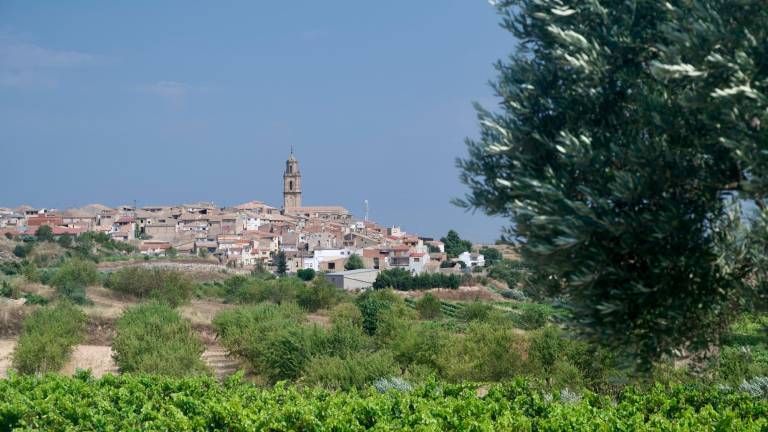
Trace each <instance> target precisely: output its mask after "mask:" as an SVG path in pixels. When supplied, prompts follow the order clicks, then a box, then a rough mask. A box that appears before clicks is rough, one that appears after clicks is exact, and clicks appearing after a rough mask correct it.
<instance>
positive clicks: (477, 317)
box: [458, 301, 494, 322]
mask: <svg viewBox="0 0 768 432" xmlns="http://www.w3.org/2000/svg"><path fill="white" fill-rule="evenodd" d="M493 312H494V310H493V306H491V305H489V304H487V303H483V302H481V301H474V302H472V303H469V304H467V305H466V306H464V307H463V308H462V309H461V310H460V311H459V313H458V317H459V319H461V320H463V321H467V322H469V321H486V320H488V318H489V317H490V316H491V314H492V313H493Z"/></svg>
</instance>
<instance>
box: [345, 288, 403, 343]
mask: <svg viewBox="0 0 768 432" xmlns="http://www.w3.org/2000/svg"><path fill="white" fill-rule="evenodd" d="M398 302H402V299H400V298H399V297H397V295H396V294H394V293H393V292H391V291H386V290H369V291H366V292H364V293H363V294H362V295H360V296H358V297H357V299H355V304H356V305H357V307H358V309H360V313H361V314H362V315H363V329H364V330H365V331H366V333H368V334H369V335H373V334H375V333H376V329H377V328H378V325H379V316H380V314H381V312H382V311H384V310H388V309H391V308H392V307H393V305H394V304H397V303H398Z"/></svg>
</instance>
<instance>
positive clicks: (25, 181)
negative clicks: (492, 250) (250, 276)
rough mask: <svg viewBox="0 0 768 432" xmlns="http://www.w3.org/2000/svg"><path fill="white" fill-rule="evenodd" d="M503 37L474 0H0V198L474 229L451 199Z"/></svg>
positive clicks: (489, 235)
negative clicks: (332, 213) (332, 210)
mask: <svg viewBox="0 0 768 432" xmlns="http://www.w3.org/2000/svg"><path fill="white" fill-rule="evenodd" d="M513 49H514V39H513V38H512V37H511V35H509V34H508V33H506V32H504V31H503V30H502V29H500V28H499V27H498V17H497V16H496V14H495V11H494V9H493V8H492V7H491V6H490V5H489V4H488V2H487V1H484V0H419V1H415V0H397V1H392V0H390V1H379V2H368V1H354V2H353V1H334V0H329V1H322V2H321V1H317V0H312V1H309V0H307V1H290V2H288V1H270V2H267V1H241V2H240V1H238V2H236V1H231V2H202V1H162V2H150V1H132V2H97V1H90V2H84V1H66V2H64V1H24V0H20V1H8V0H0V150H1V151H0V159H3V160H4V162H3V163H2V170H1V171H2V174H0V176H1V177H2V184H3V186H2V188H1V189H0V206H6V207H15V206H17V205H20V204H23V203H28V204H30V205H34V206H46V207H72V206H80V205H84V204H88V203H94V202H99V203H103V204H107V205H119V204H124V203H130V202H131V201H133V200H134V199H135V200H137V201H138V203H139V205H140V206H141V205H154V204H179V203H185V202H193V201H200V200H206V201H214V202H216V203H218V204H220V205H231V204H237V203H240V202H244V201H248V200H251V199H258V200H261V201H265V202H268V203H270V204H272V205H276V206H279V205H280V203H281V191H282V188H281V181H282V178H281V175H282V169H283V166H284V161H285V159H286V157H287V156H288V153H289V150H290V146H291V145H293V146H294V149H295V153H296V156H297V158H298V159H299V161H300V163H301V169H302V174H303V176H304V178H303V181H304V203H305V205H313V204H314V205H343V206H346V207H347V208H349V209H350V210H351V211H352V212H353V213H355V214H356V215H358V216H361V214H362V207H363V200H365V199H368V200H369V201H370V203H371V217H372V218H373V219H375V220H377V221H379V222H381V223H382V224H385V225H392V224H397V225H400V226H402V227H403V228H404V229H406V230H407V231H409V232H418V233H420V234H422V235H431V236H436V237H439V236H441V235H443V234H444V233H445V232H446V231H447V230H448V229H449V228H455V229H457V230H458V231H459V233H460V234H461V235H462V236H465V237H469V238H471V239H473V240H476V241H490V240H493V239H496V238H498V235H499V228H500V227H501V226H502V225H503V224H504V221H502V220H499V219H489V218H487V217H485V216H484V215H482V214H480V213H476V214H472V213H466V212H464V210H462V209H459V208H455V207H454V206H452V205H451V204H450V202H449V201H450V199H451V198H453V197H456V196H460V195H463V194H464V193H465V188H464V187H463V186H462V185H461V184H460V182H459V181H458V174H459V173H458V170H457V169H456V168H455V166H454V160H455V158H456V157H457V156H463V155H464V154H466V150H465V146H464V143H463V140H464V138H465V137H472V136H476V135H477V132H478V127H477V120H476V117H475V113H474V110H473V109H472V106H471V102H472V101H478V102H480V103H482V104H483V105H484V106H487V107H493V106H494V105H495V103H496V102H495V98H494V97H493V96H492V91H491V89H490V88H489V86H488V81H489V80H491V79H492V78H494V76H495V71H494V69H493V67H492V64H493V62H495V61H496V60H497V59H499V58H503V57H505V56H506V55H508V54H509V53H510V52H511V51H512V50H513Z"/></svg>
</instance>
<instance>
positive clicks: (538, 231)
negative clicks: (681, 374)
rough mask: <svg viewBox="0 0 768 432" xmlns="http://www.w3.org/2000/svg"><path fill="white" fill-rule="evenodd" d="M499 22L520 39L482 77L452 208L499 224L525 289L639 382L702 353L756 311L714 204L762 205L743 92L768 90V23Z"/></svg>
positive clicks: (585, 12)
mask: <svg viewBox="0 0 768 432" xmlns="http://www.w3.org/2000/svg"><path fill="white" fill-rule="evenodd" d="M497 7H498V9H499V13H500V14H501V16H502V26H503V27H504V28H505V29H507V30H508V31H510V32H511V33H512V35H513V36H514V37H515V39H516V40H518V41H524V42H523V43H522V44H521V45H520V48H519V50H518V51H517V52H516V53H515V54H514V55H513V56H512V57H510V59H509V60H508V61H506V62H501V63H499V64H498V66H497V69H498V71H499V77H498V80H497V82H496V83H495V85H494V88H495V90H496V92H497V94H498V96H499V98H500V99H502V100H503V101H504V103H503V104H501V105H500V111H499V112H498V113H491V112H488V111H485V110H482V109H479V110H478V111H479V116H480V124H481V138H480V139H479V140H477V141H474V140H469V141H468V150H469V154H468V156H467V157H466V158H465V159H463V160H460V161H459V167H460V169H461V171H462V173H461V179H462V181H463V182H464V183H465V184H466V185H467V186H468V187H469V189H470V192H469V194H468V195H467V197H466V199H465V200H460V201H459V204H461V205H463V206H466V207H470V208H478V209H481V210H483V211H485V212H486V213H488V214H491V215H499V216H507V217H509V218H510V219H511V220H512V222H513V224H512V226H511V227H510V228H509V230H508V233H509V234H510V236H511V237H515V238H517V239H520V251H521V254H522V258H523V264H525V265H526V266H528V267H531V268H535V269H536V273H537V274H539V275H541V276H542V279H539V280H537V281H533V282H532V283H531V285H532V286H534V287H535V289H537V290H552V291H553V292H554V293H555V294H556V295H562V296H563V297H566V298H567V299H568V302H569V303H570V306H571V307H572V311H573V315H572V318H573V319H572V321H571V324H572V325H573V326H575V327H576V328H578V330H579V331H580V333H581V334H583V335H584V336H586V337H589V338H590V339H592V340H593V341H595V342H597V343H600V344H601V345H603V346H606V347H610V348H611V349H614V350H616V351H617V352H621V353H623V354H624V355H625V357H626V359H627V360H631V361H633V362H636V363H637V366H638V367H640V368H641V369H645V370H647V369H648V368H650V367H651V364H652V363H653V362H654V361H656V360H659V359H661V358H663V357H665V356H667V355H671V354H672V353H673V352H674V351H675V350H676V349H679V348H680V347H683V346H685V347H687V348H689V349H693V350H702V349H705V348H706V347H707V346H709V344H711V343H717V342H718V340H719V338H720V336H721V335H722V332H723V331H724V330H725V329H726V328H727V326H725V325H724V324H725V323H728V322H729V321H731V320H732V319H733V318H734V317H735V316H736V315H737V313H738V306H739V305H751V304H754V303H753V301H752V300H751V299H752V297H753V295H754V292H753V289H754V288H755V285H753V284H750V283H748V282H749V281H750V280H760V276H759V275H755V276H754V277H752V278H750V277H749V275H750V274H751V273H765V268H766V267H765V266H755V265H754V261H753V259H752V258H753V257H752V256H751V253H750V252H748V250H749V247H750V246H751V245H753V244H754V241H753V240H751V239H750V235H749V234H748V233H747V231H748V230H749V227H747V226H746V225H742V224H741V223H740V222H741V214H740V209H739V205H738V202H737V201H735V200H733V199H728V197H729V196H732V195H738V197H739V199H741V200H746V199H754V200H756V201H757V202H758V207H759V208H764V207H765V205H764V203H763V200H764V197H765V196H767V195H768V194H767V193H766V192H767V191H768V169H766V168H767V167H768V164H767V163H766V161H767V160H768V156H767V155H766V153H765V152H763V150H762V149H763V143H764V141H765V135H764V130H765V129H764V128H762V129H761V126H760V125H761V124H765V123H766V121H768V117H766V114H765V113H766V111H765V108H766V106H768V102H766V101H768V97H766V95H765V93H764V88H762V87H760V88H756V87H754V88H753V87H750V84H748V83H757V82H763V81H764V80H765V79H766V77H767V76H768V69H766V68H762V67H759V66H758V65H759V64H762V63H761V62H762V60H761V59H762V58H764V53H765V48H764V47H763V46H762V45H760V44H757V43H756V42H755V41H756V40H760V39H759V38H760V37H763V36H764V35H765V29H766V25H765V24H766V22H768V15H766V11H765V10H763V8H759V7H757V5H756V4H745V5H744V7H733V4H732V3H730V2H708V1H690V2H674V3H673V4H671V3H666V2H624V3H618V4H616V5H613V6H611V7H604V6H602V5H600V4H598V3H597V2H586V3H579V4H575V3H574V4H570V5H569V6H567V7H566V6H562V7H561V6H555V5H554V3H552V4H550V3H549V2H540V1H535V0H519V1H517V0H516V1H502V2H498V4H497ZM627 17H631V19H627ZM756 35H759V36H756ZM756 37H757V38H758V39H755V38H756ZM735 77H739V78H735ZM742 89H743V90H742ZM596 119H599V121H596ZM758 214H760V212H758ZM765 217H768V213H765V212H763V214H762V215H759V216H758V218H765ZM754 226H755V227H758V228H759V226H760V224H755V225H754ZM755 237H757V238H765V237H764V236H762V235H761V236H755ZM764 251H765V249H764V248H763V249H762V250H759V251H757V252H756V253H757V255H758V256H764V255H765V254H764ZM758 288H759V287H758ZM734 299H742V300H736V301H735V300H734Z"/></svg>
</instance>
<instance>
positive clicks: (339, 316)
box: [331, 303, 363, 328]
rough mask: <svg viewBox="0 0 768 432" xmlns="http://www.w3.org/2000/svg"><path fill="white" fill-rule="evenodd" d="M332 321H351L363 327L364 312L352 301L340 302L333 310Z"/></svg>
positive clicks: (335, 322)
mask: <svg viewBox="0 0 768 432" xmlns="http://www.w3.org/2000/svg"><path fill="white" fill-rule="evenodd" d="M331 322H332V323H334V324H339V323H350V324H352V325H354V326H357V327H360V328H362V327H363V314H362V312H360V309H359V308H358V307H357V306H355V305H354V304H352V303H340V304H338V305H336V306H335V307H334V308H333V309H332V310H331Z"/></svg>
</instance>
